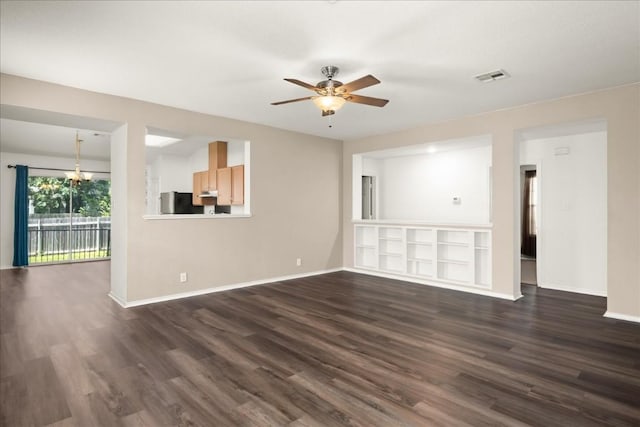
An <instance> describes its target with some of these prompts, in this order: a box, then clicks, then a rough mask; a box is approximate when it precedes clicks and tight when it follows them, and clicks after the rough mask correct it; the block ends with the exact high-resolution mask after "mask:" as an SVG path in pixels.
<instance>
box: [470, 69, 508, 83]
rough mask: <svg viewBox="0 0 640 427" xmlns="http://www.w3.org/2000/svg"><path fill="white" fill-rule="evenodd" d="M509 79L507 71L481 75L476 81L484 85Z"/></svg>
mask: <svg viewBox="0 0 640 427" xmlns="http://www.w3.org/2000/svg"><path fill="white" fill-rule="evenodd" d="M507 77H509V73H507V72H506V71H505V70H496V71H490V72H488V73H484V74H479V75H477V76H476V79H478V80H480V81H481V82H483V83H487V82H493V81H495V80H500V79H506V78H507Z"/></svg>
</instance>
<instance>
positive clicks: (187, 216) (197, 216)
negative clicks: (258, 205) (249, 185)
mask: <svg viewBox="0 0 640 427" xmlns="http://www.w3.org/2000/svg"><path fill="white" fill-rule="evenodd" d="M251 216H252V215H251V214H214V215H211V214H165V215H142V219H144V220H153V221H155V220H174V219H225V218H251Z"/></svg>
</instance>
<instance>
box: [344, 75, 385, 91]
mask: <svg viewBox="0 0 640 427" xmlns="http://www.w3.org/2000/svg"><path fill="white" fill-rule="evenodd" d="M378 83H380V80H378V79H376V78H375V77H373V76H372V75H371V74H369V75H366V76H364V77H361V78H359V79H358V80H354V81H352V82H350V83H347V84H345V85H342V86H340V87H339V88H338V89H339V91H340V92H342V93H349V92H353V91H354V90H358V89H364V88H365V87H369V86H373V85H377V84H378Z"/></svg>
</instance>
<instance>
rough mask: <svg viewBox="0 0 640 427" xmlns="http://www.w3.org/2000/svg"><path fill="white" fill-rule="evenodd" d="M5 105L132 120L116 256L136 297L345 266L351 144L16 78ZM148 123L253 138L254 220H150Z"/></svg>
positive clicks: (5, 91)
mask: <svg viewBox="0 0 640 427" xmlns="http://www.w3.org/2000/svg"><path fill="white" fill-rule="evenodd" d="M0 101H1V103H2V104H3V105H14V106H20V107H27V108H33V109H38V110H45V111H54V112H60V113H65V114H72V115H77V116H83V117H95V118H101V119H107V120H111V121H114V122H119V123H123V124H126V126H125V127H123V128H121V129H120V130H119V131H118V133H119V134H122V135H124V134H123V132H126V144H127V145H126V147H121V148H122V149H123V150H121V151H123V152H124V155H125V157H124V158H126V161H124V163H125V170H126V175H127V176H126V185H118V186H116V185H114V189H113V192H114V201H115V200H116V199H117V200H119V202H120V203H119V206H118V207H116V206H114V210H115V209H116V208H117V209H122V211H123V214H124V218H122V221H120V224H123V227H125V228H126V236H125V237H126V241H124V242H119V243H122V245H123V246H124V247H123V249H122V252H123V253H126V255H125V256H124V258H125V259H126V263H125V262H124V260H121V259H119V258H118V257H117V256H115V255H114V258H113V259H114V260H115V259H118V263H119V264H121V267H122V268H124V270H125V271H124V274H123V275H120V277H121V278H120V279H119V282H121V281H122V280H126V281H127V284H126V285H127V286H126V288H124V289H126V300H127V301H135V300H140V299H146V298H153V297H160V296H164V295H170V294H174V293H180V292H189V291H197V290H200V289H206V288H209V287H217V286H223V285H232V284H236V283H242V282H247V281H254V280H264V279H269V278H274V277H281V276H286V275H294V274H303V273H308V272H314V271H320V270H325V269H334V268H340V267H341V266H342V232H341V217H340V213H341V210H342V193H341V179H342V178H341V177H342V175H341V169H342V142H341V141H335V140H330V139H324V138H319V137H313V136H309V135H304V134H300V133H294V132H288V131H284V130H279V129H275V128H270V127H267V126H261V125H257V124H252V123H247V122H241V121H237V120H231V119H225V118H221V117H214V116H209V115H205V114H198V113H193V112H189V111H184V110H179V109H175V108H170V107H164V106H160V105H156V104H150V103H145V102H140V101H135V100H131V99H126V98H120V97H115V96H110V95H103V94H98V93H94V92H88V91H84V90H78V89H73V88H69V87H64V86H59V85H54V84H49V83H45V82H40V81H35V80H29V79H24V78H20V77H16V76H10V75H2V76H1V81H0ZM147 125H150V126H154V127H157V128H161V129H169V130H176V131H180V132H184V133H186V134H196V135H213V136H216V137H228V138H236V139H245V140H249V141H251V209H252V213H253V216H252V217H251V218H224V219H207V220H205V219H185V220H155V221H153V220H144V219H143V217H142V216H143V214H144V192H145V188H144V185H145V180H144V170H145V167H144V166H145V149H144V135H145V127H146V126H147ZM112 153H113V150H112ZM119 164H120V165H121V166H122V162H120V163H119ZM112 167H113V165H112ZM116 180H117V179H116ZM116 193H117V194H116ZM125 204H126V206H125ZM125 237H123V239H124V238H125ZM298 257H299V258H302V266H301V267H297V266H296V258H298ZM112 262H114V261H112ZM183 271H185V272H187V273H188V274H189V281H188V282H187V283H186V284H180V283H179V280H178V277H179V273H180V272H183ZM112 274H113V271H112ZM121 287H122V283H117V284H116V286H115V288H117V289H120V288H121ZM121 298H122V299H124V298H125V297H123V296H121Z"/></svg>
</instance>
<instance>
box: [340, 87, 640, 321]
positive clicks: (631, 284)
mask: <svg viewBox="0 0 640 427" xmlns="http://www.w3.org/2000/svg"><path fill="white" fill-rule="evenodd" d="M594 118H604V119H606V120H607V124H608V129H607V131H608V133H607V137H608V139H607V170H608V183H607V191H608V229H607V233H608V256H607V282H608V283H607V291H608V300H607V301H608V307H607V310H608V311H610V312H612V313H615V314H620V315H625V316H635V317H640V270H639V268H638V266H639V265H640V149H639V146H640V124H639V123H640V85H639V84H635V85H629V86H624V87H618V88H614V89H609V90H604V91H600V92H595V93H590V94H584V95H577V96H572V97H566V98H562V99H558V100H553V101H546V102H541V103H537V104H530V105H525V106H521V107H517V108H513V109H509V110H502V111H496V112H491V113H487V114H482V115H477V116H472V117H465V118H461V119H458V120H453V121H450V122H445V123H439V124H433V125H428V126H423V127H419V128H415V129H411V130H407V131H403V132H398V133H394V134H388V135H379V136H374V137H369V138H363V139H357V140H352V141H345V143H344V161H343V194H344V201H343V206H344V211H343V230H344V246H343V254H344V265H345V266H346V267H353V225H352V223H351V218H352V212H351V209H352V207H351V206H352V204H351V199H352V197H351V169H352V163H351V157H352V155H353V154H355V153H363V152H368V151H373V150H379V149H384V148H391V147H401V146H406V145H412V144H420V143H425V142H432V141H442V140H447V139H453V138H462V137H469V136H474V135H483V134H491V135H492V136H493V242H492V243H493V289H492V290H493V291H494V292H497V293H504V294H510V295H513V296H514V298H515V297H517V296H518V295H519V287H520V286H519V283H518V281H519V262H517V260H518V259H519V247H518V242H519V239H518V234H517V233H518V223H517V221H515V219H516V218H518V211H517V209H518V207H517V203H516V201H517V200H518V196H517V194H518V187H517V183H518V164H519V162H518V144H516V143H515V134H516V131H518V130H520V129H526V128H532V127H538V126H547V125H552V124H560V123H565V122H574V121H581V120H588V119H594ZM585 231H586V232H588V230H585Z"/></svg>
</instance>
